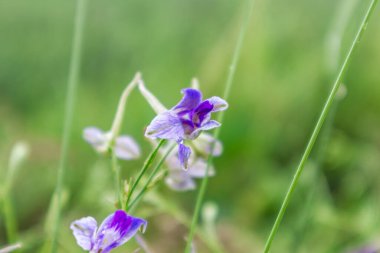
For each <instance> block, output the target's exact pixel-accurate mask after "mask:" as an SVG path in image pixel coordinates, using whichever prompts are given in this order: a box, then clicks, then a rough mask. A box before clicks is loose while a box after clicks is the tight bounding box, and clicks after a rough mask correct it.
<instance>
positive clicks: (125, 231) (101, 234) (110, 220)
mask: <svg viewBox="0 0 380 253" xmlns="http://www.w3.org/2000/svg"><path fill="white" fill-rule="evenodd" d="M146 225H147V222H146V221H145V220H143V219H140V218H136V217H133V216H130V215H128V214H127V213H126V212H124V211H123V210H117V211H116V212H115V213H113V214H111V215H109V216H108V217H107V218H105V219H104V221H103V223H102V224H101V225H100V227H99V230H98V232H97V233H96V238H95V248H94V249H95V250H94V252H102V253H108V252H110V251H111V250H112V249H114V248H116V247H118V246H120V245H122V244H124V243H125V242H127V241H128V240H129V239H131V238H132V237H133V236H134V235H135V234H136V233H137V231H138V230H139V229H140V227H143V229H142V230H143V232H144V231H145V228H146Z"/></svg>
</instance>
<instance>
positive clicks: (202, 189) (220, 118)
mask: <svg viewBox="0 0 380 253" xmlns="http://www.w3.org/2000/svg"><path fill="white" fill-rule="evenodd" d="M253 4H254V0H250V1H249V7H248V8H247V14H246V16H245V19H244V20H243V23H242V25H241V29H240V32H239V37H238V40H237V43H236V47H235V50H234V53H233V57H232V62H231V65H230V68H229V72H228V77H227V81H226V86H225V89H224V94H223V98H224V99H225V100H227V99H228V97H229V95H230V92H231V88H232V83H233V80H234V77H235V72H236V66H237V63H238V61H239V58H240V52H241V48H242V45H243V41H244V37H245V34H246V32H247V29H248V25H249V21H250V18H251V15H252V11H253ZM223 118H224V111H222V112H220V113H219V115H218V118H217V120H218V121H219V122H220V123H222V122H223ZM219 134H220V128H217V129H216V130H215V132H214V138H215V139H218V137H219ZM214 148H215V142H214V143H213V145H212V147H211V152H210V155H209V157H208V160H207V168H206V172H205V177H204V178H203V180H202V184H201V187H200V189H199V191H198V195H197V200H196V204H195V209H194V213H193V217H192V220H191V226H190V230H189V235H188V237H187V243H186V248H185V253H190V252H191V244H192V241H193V237H194V234H195V230H196V226H197V223H198V219H199V214H200V211H201V207H202V203H203V199H204V195H205V193H206V188H207V183H208V170H209V168H210V166H211V164H212V160H213V156H212V155H211V154H213V151H214Z"/></svg>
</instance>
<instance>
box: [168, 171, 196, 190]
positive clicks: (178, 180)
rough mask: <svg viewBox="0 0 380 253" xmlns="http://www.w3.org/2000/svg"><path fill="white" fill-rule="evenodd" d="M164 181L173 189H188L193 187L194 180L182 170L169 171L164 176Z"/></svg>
mask: <svg viewBox="0 0 380 253" xmlns="http://www.w3.org/2000/svg"><path fill="white" fill-rule="evenodd" d="M165 183H166V185H167V186H169V187H170V188H171V189H173V190H175V191H189V190H194V189H195V183H194V180H193V179H192V178H191V177H190V175H189V174H188V173H187V172H186V171H183V170H180V171H173V172H171V173H169V175H168V176H167V177H166V178H165Z"/></svg>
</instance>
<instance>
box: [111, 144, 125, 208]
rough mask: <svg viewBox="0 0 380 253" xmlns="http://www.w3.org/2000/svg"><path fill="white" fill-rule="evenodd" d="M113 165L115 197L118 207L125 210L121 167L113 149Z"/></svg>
mask: <svg viewBox="0 0 380 253" xmlns="http://www.w3.org/2000/svg"><path fill="white" fill-rule="evenodd" d="M111 165H112V171H113V175H114V180H115V197H116V199H117V207H118V208H119V207H121V208H122V209H123V208H124V203H123V192H122V189H121V187H120V183H121V177H120V166H119V164H118V162H117V157H116V154H115V150H114V149H112V151H111Z"/></svg>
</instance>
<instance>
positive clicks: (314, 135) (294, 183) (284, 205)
mask: <svg viewBox="0 0 380 253" xmlns="http://www.w3.org/2000/svg"><path fill="white" fill-rule="evenodd" d="M377 1H378V0H372V1H371V4H370V5H369V7H368V11H367V12H366V14H365V16H364V19H363V21H362V23H361V25H360V27H359V30H358V32H357V34H356V36H355V39H354V41H353V43H352V45H351V47H350V50H349V51H348V54H347V56H346V58H345V60H344V62H343V64H342V66H341V68H340V71H339V73H338V76H337V78H336V80H335V83H334V85H333V87H332V89H331V92H330V94H329V96H328V98H327V101H326V103H325V105H324V107H323V109H322V112H321V114H320V116H319V118H318V121H317V124H316V125H315V128H314V130H313V133H312V134H311V137H310V139H309V142H308V143H307V145H306V148H305V151H304V153H303V155H302V158H301V160H300V162H299V165H298V167H297V170H296V172H295V174H294V177H293V180H292V182H291V184H290V186H289V189H288V191H287V193H286V196H285V198H284V201H283V202H282V205H281V208H280V211H279V213H278V215H277V218H276V221H275V222H274V224H273V227H272V230H271V232H270V234H269V237H268V239H267V242H266V244H265V248H264V253H267V252H269V250H270V247H271V245H272V241H273V238H274V236H275V235H276V233H277V230H278V227H279V226H280V223H281V220H282V218H283V216H284V214H285V211H286V208H287V206H288V204H289V202H290V199H291V197H292V195H293V192H294V189H295V187H296V186H297V183H298V180H299V178H300V176H301V174H302V171H303V168H304V167H305V163H306V161H307V159H308V157H309V155H310V152H311V150H312V149H313V146H314V143H315V141H316V139H317V137H318V134H319V132H320V130H321V128H322V125H323V123H324V121H325V118H326V116H327V114H328V113H329V111H330V107H331V105H332V103H333V101H334V98H335V96H336V93H337V91H338V89H339V87H340V84H341V81H342V77H343V74H344V73H345V71H346V69H347V66H348V63H349V61H350V59H351V56H352V53H353V51H354V50H355V49H356V47H357V45H358V44H359V42H360V39H361V37H362V36H363V33H364V31H365V30H366V28H367V24H368V21H369V19H370V17H371V15H372V13H373V11H374V9H375V7H376V4H377Z"/></svg>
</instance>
